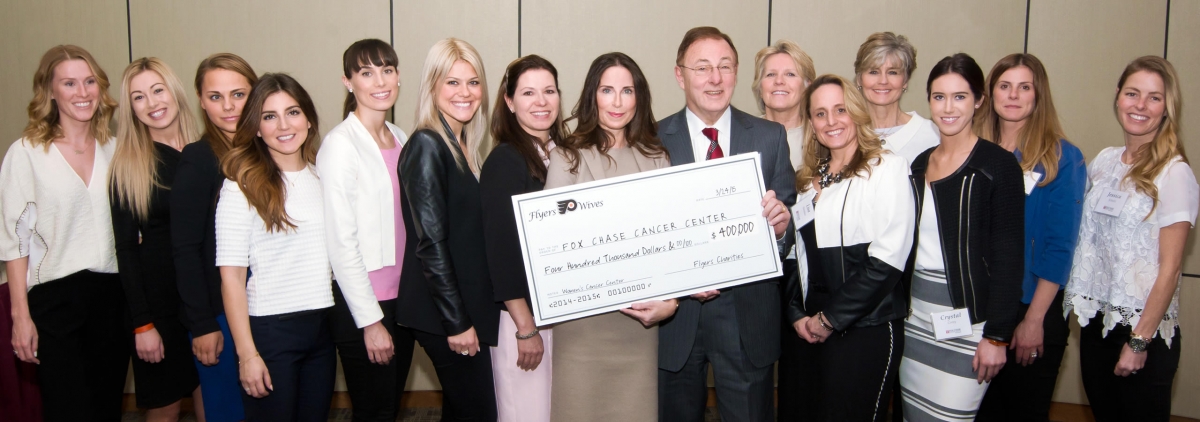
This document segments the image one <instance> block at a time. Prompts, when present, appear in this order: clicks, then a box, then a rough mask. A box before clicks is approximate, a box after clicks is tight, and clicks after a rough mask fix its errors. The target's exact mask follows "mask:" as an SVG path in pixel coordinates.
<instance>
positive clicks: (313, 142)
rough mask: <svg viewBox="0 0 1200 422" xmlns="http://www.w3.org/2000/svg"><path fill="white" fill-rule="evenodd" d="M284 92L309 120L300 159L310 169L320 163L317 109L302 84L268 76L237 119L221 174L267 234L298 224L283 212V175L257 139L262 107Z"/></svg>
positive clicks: (222, 162) (289, 79) (265, 146)
mask: <svg viewBox="0 0 1200 422" xmlns="http://www.w3.org/2000/svg"><path fill="white" fill-rule="evenodd" d="M279 92H282V93H284V94H287V95H288V96H290V97H292V99H294V100H296V103H297V104H299V105H300V111H302V112H304V117H305V118H307V119H308V122H309V126H308V137H307V138H305V140H304V145H302V146H301V147H300V157H301V158H302V159H304V162H305V163H308V165H310V166H311V165H315V164H316V163H317V150H319V149H320V147H321V131H320V130H319V129H318V128H317V108H316V107H315V106H313V102H312V99H311V98H309V96H308V92H307V91H305V90H304V87H302V86H300V83H299V82H296V80H295V79H292V77H291V76H288V75H286V74H283V73H267V74H264V75H263V76H262V78H261V79H259V80H258V83H256V84H254V89H251V90H250V97H249V98H247V99H246V107H245V108H244V109H242V116H241V117H240V118H239V119H238V131H237V133H236V134H234V136H233V145H234V146H233V149H231V150H230V151H229V153H228V154H226V155H225V157H224V158H223V159H221V172H222V173H224V174H225V176H226V177H228V178H229V180H233V181H234V182H236V183H237V184H238V187H240V188H241V189H242V193H244V194H245V195H246V200H247V201H248V202H249V203H250V206H252V207H254V209H256V210H258V215H259V217H262V220H263V223H265V225H266V229H267V231H268V232H275V231H283V232H286V231H289V230H291V229H294V228H296V224H295V223H293V222H292V219H291V217H288V215H287V211H286V210H285V209H284V201H285V200H286V199H287V188H286V187H285V186H284V181H283V171H281V170H280V169H279V166H278V165H276V164H275V160H273V159H272V158H271V152H270V149H269V148H268V147H267V143H266V141H264V140H263V139H262V137H260V136H258V130H259V126H261V123H262V113H263V103H265V102H266V101H267V97H270V96H271V95H272V94H275V93H279Z"/></svg>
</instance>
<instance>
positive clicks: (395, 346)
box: [317, 39, 413, 421]
mask: <svg viewBox="0 0 1200 422" xmlns="http://www.w3.org/2000/svg"><path fill="white" fill-rule="evenodd" d="M398 61H399V60H398V59H397V57H396V51H395V50H393V49H392V47H391V46H390V45H388V44H387V43H386V42H383V41H380V40H377V39H366V40H361V41H358V42H355V43H354V44H351V45H350V47H349V48H347V49H346V52H345V53H344V54H343V55H342V68H343V70H344V75H343V77H342V83H343V84H344V85H345V86H346V90H347V91H348V92H347V94H346V103H345V107H344V111H343V114H345V115H346V120H345V121H343V122H342V123H341V124H339V125H337V126H336V127H334V128H333V130H332V131H330V132H329V134H328V135H326V136H325V141H324V143H323V144H322V145H321V151H320V152H319V153H318V154H317V168H318V169H319V172H320V175H321V185H322V188H323V189H324V192H325V196H324V200H325V232H326V235H325V239H326V247H327V249H328V250H329V261H330V264H331V265H332V267H333V275H334V278H335V279H336V280H337V284H335V285H334V310H333V313H332V314H331V316H330V327H331V328H332V331H333V337H334V342H335V343H336V344H337V350H338V355H339V356H340V357H341V359H342V370H343V372H344V374H345V376H346V387H347V389H348V390H349V393H350V402H351V405H352V407H353V409H354V420H355V421H394V420H396V415H397V413H398V412H399V408H400V403H399V396H400V393H401V392H403V391H404V381H405V380H406V379H407V378H408V368H409V364H410V362H411V360H412V353H413V337H412V334H411V333H410V332H409V331H408V328H405V327H401V326H399V325H396V318H395V312H394V309H395V305H394V302H395V300H396V296H397V293H398V291H399V288H400V269H401V267H402V264H403V256H404V246H405V245H404V239H405V236H404V233H405V232H404V231H405V227H404V220H403V218H402V217H401V214H400V179H399V176H398V173H397V165H398V163H399V159H400V148H401V147H402V146H403V144H404V142H405V141H406V140H407V139H408V137H407V135H405V133H404V131H401V130H400V128H398V127H396V126H395V125H393V124H391V123H389V122H388V121H387V111H388V110H389V109H391V108H392V105H394V104H395V103H396V96H397V95H398V94H399V91H400V88H399V85H400V84H399V74H398V72H397V71H396V65H397V63H398Z"/></svg>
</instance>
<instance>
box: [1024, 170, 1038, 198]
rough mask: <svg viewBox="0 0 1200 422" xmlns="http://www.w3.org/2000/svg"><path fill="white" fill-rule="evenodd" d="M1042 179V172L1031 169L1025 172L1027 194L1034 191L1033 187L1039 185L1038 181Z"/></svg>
mask: <svg viewBox="0 0 1200 422" xmlns="http://www.w3.org/2000/svg"><path fill="white" fill-rule="evenodd" d="M1040 181H1042V174H1041V173H1038V172H1036V171H1033V170H1030V171H1027V172H1025V195H1026V196H1028V195H1029V194H1030V193H1033V188H1035V187H1037V184H1038V182H1040Z"/></svg>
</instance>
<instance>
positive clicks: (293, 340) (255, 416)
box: [242, 309, 337, 422]
mask: <svg viewBox="0 0 1200 422" xmlns="http://www.w3.org/2000/svg"><path fill="white" fill-rule="evenodd" d="M328 313H329V310H328V309H318V310H312V311H301V312H295V313H290V314H283V315H271V316H252V317H250V334H251V335H252V336H253V337H254V345H255V347H257V348H258V353H259V355H261V356H262V360H263V362H264V363H266V364H267V372H268V373H269V374H270V376H271V384H272V385H273V386H274V387H275V388H274V389H273V390H271V391H270V394H268V395H267V396H266V397H263V398H261V399H256V398H254V397H250V396H249V395H246V394H245V392H243V394H242V403H243V405H244V406H245V408H246V421H247V422H255V421H272V422H274V421H310V422H325V421H326V420H328V419H329V406H330V400H332V399H333V379H334V376H335V371H336V370H337V358H336V357H335V356H334V352H333V339H332V338H331V337H330V334H329V324H328V321H327V316H328Z"/></svg>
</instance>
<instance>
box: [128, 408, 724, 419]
mask: <svg viewBox="0 0 1200 422" xmlns="http://www.w3.org/2000/svg"><path fill="white" fill-rule="evenodd" d="M704 416H705V417H704V422H719V421H720V420H721V417H720V416H719V415H717V409H716V408H712V407H710V408H708V411H707V412H705V415H704ZM441 419H442V410H441V409H437V408H429V407H419V408H413V409H404V412H403V414H402V415H400V418H399V419H397V421H399V422H438V421H440V420H441ZM145 420H146V416H145V414H144V413H142V412H128V413H125V417H124V418H123V419H122V420H121V422H142V421H145ZM179 421H180V422H196V414H194V413H185V414H184V415H183V417H181V418H179ZM329 422H350V409H333V410H331V411H330V412H329Z"/></svg>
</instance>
